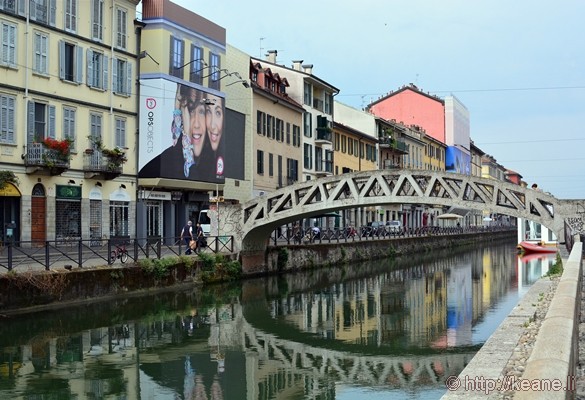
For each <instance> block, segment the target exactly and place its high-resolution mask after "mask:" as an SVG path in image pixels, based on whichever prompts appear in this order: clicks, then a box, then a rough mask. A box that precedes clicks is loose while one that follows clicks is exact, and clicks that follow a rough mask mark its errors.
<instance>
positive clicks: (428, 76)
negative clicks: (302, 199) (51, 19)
mask: <svg viewBox="0 0 585 400" xmlns="http://www.w3.org/2000/svg"><path fill="white" fill-rule="evenodd" d="M174 2H175V3H177V4H180V5H182V6H183V7H185V8H188V9H190V10H191V11H193V12H195V13H197V14H199V15H201V16H203V17H205V18H207V19H209V20H211V21H213V22H215V23H217V24H218V25H221V26H222V27H224V28H225V29H226V31H227V42H228V43H229V44H230V45H232V46H235V47H237V48H238V49H240V50H242V51H244V52H246V53H248V54H250V55H252V56H254V57H260V56H264V54H265V53H266V51H267V50H277V51H278V59H277V62H278V63H279V64H284V65H286V66H291V61H292V60H304V63H306V64H313V73H314V74H315V75H316V76H318V77H319V78H321V79H323V80H325V81H326V82H328V83H330V84H331V85H333V86H335V87H337V88H338V89H340V94H339V95H338V96H336V100H338V101H340V102H342V103H345V104H347V105H350V106H353V107H356V108H363V107H364V106H365V105H367V104H368V103H370V102H371V101H373V100H376V99H377V98H378V97H379V96H382V95H384V94H386V93H387V92H389V91H391V90H396V89H398V88H400V87H401V86H402V85H405V84H409V83H414V84H416V85H417V86H418V87H419V88H420V89H421V90H423V91H425V92H429V93H431V94H435V95H438V96H440V97H444V96H447V95H449V94H453V95H455V96H456V97H457V98H458V99H459V100H460V101H461V102H462V103H463V104H464V105H465V106H466V107H467V109H468V110H469V113H470V118H471V139H472V140H473V141H474V142H475V144H476V145H477V146H478V147H479V148H480V149H482V150H483V151H485V152H486V153H488V154H490V155H492V156H493V157H495V158H496V160H497V161H498V162H499V163H500V164H502V165H504V166H505V167H506V168H509V169H512V170H514V171H517V172H518V173H520V174H521V175H522V176H523V178H524V180H525V181H526V182H528V184H529V185H531V184H532V183H538V185H539V186H540V187H541V188H542V189H543V190H544V191H547V192H550V193H551V194H552V195H554V196H556V197H558V198H562V199H577V198H580V199H585V18H584V17H585V1H583V0H558V1H550V0H547V1H545V0H513V1H510V0H489V1H487V0H485V1H483V0H474V1H470V0H442V1H435V0H359V1H349V0H317V1H315V0H311V1H309V0H296V1H279V0H274V1H269V2H260V3H258V2H256V3H250V2H246V1H242V0H218V1H201V0H174Z"/></svg>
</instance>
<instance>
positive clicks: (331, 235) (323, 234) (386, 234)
mask: <svg viewBox="0 0 585 400" xmlns="http://www.w3.org/2000/svg"><path fill="white" fill-rule="evenodd" d="M516 229H517V228H516V227H515V226H511V225H507V226H506V225H502V226H467V227H455V226H454V227H438V226H426V227H421V228H398V229H396V228H394V227H391V226H380V227H371V226H364V227H361V228H357V229H355V228H352V227H347V228H328V229H319V230H315V228H295V227H287V228H286V229H283V228H281V229H277V230H275V231H274V232H273V233H272V235H271V237H270V242H271V243H272V244H273V245H274V246H279V245H280V246H283V245H287V246H288V245H291V244H292V245H301V244H303V245H306V244H313V243H346V242H355V241H366V240H379V239H391V238H404V237H419V236H437V235H456V234H462V233H481V232H501V231H516Z"/></svg>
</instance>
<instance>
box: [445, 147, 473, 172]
mask: <svg viewBox="0 0 585 400" xmlns="http://www.w3.org/2000/svg"><path fill="white" fill-rule="evenodd" d="M445 171H447V172H455V173H457V174H463V175H470V174H471V156H470V155H469V154H467V153H464V152H463V151H461V149H459V148H457V147H454V146H447V148H446V149H445Z"/></svg>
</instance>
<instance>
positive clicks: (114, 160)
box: [102, 147, 128, 170]
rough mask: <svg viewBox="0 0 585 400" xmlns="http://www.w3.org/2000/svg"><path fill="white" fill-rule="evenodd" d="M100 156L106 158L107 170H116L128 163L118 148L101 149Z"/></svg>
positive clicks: (124, 154)
mask: <svg viewBox="0 0 585 400" xmlns="http://www.w3.org/2000/svg"><path fill="white" fill-rule="evenodd" d="M102 154H103V155H104V156H105V157H107V158H108V164H107V166H108V170H117V169H119V168H120V167H122V165H123V164H124V163H125V162H126V161H128V158H126V153H124V152H123V151H122V150H120V149H119V148H118V147H115V148H113V149H102Z"/></svg>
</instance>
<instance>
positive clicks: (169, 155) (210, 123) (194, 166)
mask: <svg viewBox="0 0 585 400" xmlns="http://www.w3.org/2000/svg"><path fill="white" fill-rule="evenodd" d="M224 107H225V106H224V99H223V98H221V97H219V96H216V95H213V94H210V93H205V92H202V91H200V90H197V89H195V88H192V87H190V86H186V85H181V84H177V90H176V94H175V99H174V109H173V110H172V115H170V116H168V119H167V121H168V125H166V126H167V128H166V129H169V128H170V129H169V130H170V132H169V130H167V132H168V133H167V135H168V134H170V135H171V137H172V141H171V145H170V146H169V147H168V148H166V149H165V150H164V151H163V152H162V153H161V154H160V155H159V156H157V157H155V158H154V159H153V160H152V161H150V162H148V164H146V165H145V167H144V169H143V170H141V175H142V176H145V174H148V175H152V173H153V172H154V170H158V171H157V172H158V173H157V175H158V176H159V177H163V178H172V179H188V180H194V181H205V182H213V183H223V181H224V143H223V142H224V141H223V140H222V139H223V136H224V134H223V133H224V132H223V131H224V125H225V123H224V113H225V108H224ZM167 112H168V111H167ZM164 125H165V124H164V123H163V135H164V134H165V132H164V131H165V127H164Z"/></svg>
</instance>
